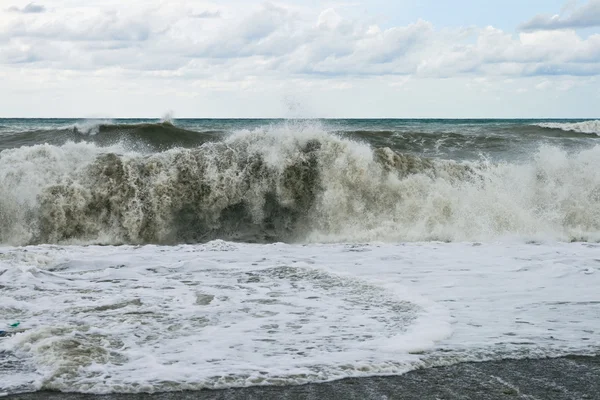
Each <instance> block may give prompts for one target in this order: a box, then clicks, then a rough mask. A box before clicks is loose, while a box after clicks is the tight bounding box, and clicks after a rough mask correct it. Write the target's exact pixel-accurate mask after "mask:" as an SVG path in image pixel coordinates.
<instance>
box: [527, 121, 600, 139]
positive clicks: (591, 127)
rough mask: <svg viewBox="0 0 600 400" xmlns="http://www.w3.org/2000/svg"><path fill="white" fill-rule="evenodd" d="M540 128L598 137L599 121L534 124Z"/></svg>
mask: <svg viewBox="0 0 600 400" xmlns="http://www.w3.org/2000/svg"><path fill="white" fill-rule="evenodd" d="M535 125H536V126H540V127H542V128H549V129H560V130H563V131H566V132H579V133H588V134H592V135H598V136H600V121H599V120H594V121H583V122H542V123H538V124H535Z"/></svg>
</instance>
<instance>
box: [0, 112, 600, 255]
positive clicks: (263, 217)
mask: <svg viewBox="0 0 600 400" xmlns="http://www.w3.org/2000/svg"><path fill="white" fill-rule="evenodd" d="M367 123H368V122H366V121H363V122H360V121H359V122H356V123H355V124H354V125H352V124H346V125H343V124H337V125H336V124H335V123H323V122H314V121H296V122H293V121H292V122H287V121H274V122H271V123H268V124H262V125H258V123H257V122H256V121H250V122H249V123H248V125H250V126H249V128H248V129H243V128H241V129H235V130H230V131H227V129H228V128H230V127H229V126H228V125H227V122H225V123H222V124H221V125H222V126H219V125H218V124H217V123H214V122H213V124H214V125H213V126H204V127H203V128H204V129H201V130H200V132H198V131H193V130H192V129H191V127H190V126H187V125H185V124H183V125H182V126H178V125H177V124H173V123H171V122H169V121H164V122H156V123H152V122H136V123H134V124H124V123H114V122H113V123H109V122H108V121H101V122H99V123H98V124H92V123H85V124H82V123H78V124H75V125H73V126H70V127H66V126H65V125H63V126H62V127H61V128H60V129H58V130H57V129H56V128H53V129H54V130H53V131H52V132H54V133H55V134H56V133H57V132H58V133H60V132H62V133H64V134H66V133H67V132H68V135H67V137H65V138H62V140H63V141H64V143H62V144H61V143H55V144H50V143H44V144H41V143H37V142H42V141H43V140H44V138H43V137H42V138H40V137H39V135H41V133H40V132H43V134H44V135H47V136H48V137H50V136H51V135H50V134H49V133H48V131H47V130H46V131H43V130H40V129H39V128H37V129H35V130H32V131H27V132H20V133H13V134H12V135H6V134H5V135H3V137H2V141H3V142H4V143H5V145H8V144H15V143H16V141H17V140H21V141H27V140H28V141H29V142H26V145H23V146H19V147H13V148H8V149H5V150H3V151H2V152H1V153H0V191H1V192H2V193H4V195H3V196H2V198H1V199H0V221H1V224H0V242H2V243H8V244H36V243H63V244H64V243H79V244H92V243H93V244H145V243H155V244H176V243H198V242H206V241H209V240H213V239H226V240H235V241H246V242H260V243H263V242H277V241H286V242H301V243H305V242H355V241H358V242H364V241H383V242H403V241H432V240H433V241H478V240H489V239H496V238H503V237H516V238H522V239H524V240H538V239H554V240H565V241H597V240H600V234H599V231H600V173H599V172H598V171H597V168H595V166H596V165H599V163H600V147H598V146H597V145H596V137H597V136H596V135H590V134H589V133H580V134H578V135H575V136H574V135H573V132H572V131H573V126H574V124H573V123H570V124H568V126H567V125H565V131H562V130H561V131H560V132H562V133H563V134H564V135H563V136H561V135H560V134H557V132H556V131H557V130H558V129H557V127H560V125H557V124H558V123H553V124H554V125H552V126H551V127H549V128H546V127H541V126H537V125H535V124H531V123H530V124H515V123H512V124H506V123H504V124H502V123H501V122H488V123H480V124H479V126H478V127H477V129H478V130H477V129H476V125H477V124H476V123H475V122H465V123H462V125H461V124H459V125H457V126H454V127H453V126H452V124H451V123H450V124H449V123H446V124H445V125H444V123H443V122H438V123H437V124H436V123H423V124H422V126H420V127H419V126H416V125H415V123H412V124H410V123H409V124H404V125H402V124H399V123H398V122H393V121H387V122H386V121H383V122H380V121H375V122H371V123H370V130H365V129H364V127H365V125H366V124H367ZM593 123H595V122H594V121H591V122H588V123H581V124H584V125H576V124H575V126H583V128H582V129H581V130H584V131H586V132H587V131H588V130H589V126H591V125H593ZM361 124H362V125H361ZM416 127H417V128H420V129H421V130H422V131H424V132H422V133H421V134H418V133H415V129H416ZM511 127H512V128H513V130H512V131H511ZM532 130H533V131H535V132H538V135H537V136H536V135H534V134H532V133H531V131H532ZM540 131H541V132H543V133H544V134H545V135H540V134H539V132H540ZM506 132H510V133H508V134H507V133H506ZM515 132H516V133H515ZM58 136H60V135H58ZM514 137H518V139H517V140H516V141H515V140H514ZM74 138H76V140H74ZM54 139H56V138H54ZM36 141H37V142H36ZM515 142H516V143H515ZM419 146H420V147H419ZM436 152H437V154H441V156H436ZM461 156H462V157H461Z"/></svg>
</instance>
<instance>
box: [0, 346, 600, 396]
mask: <svg viewBox="0 0 600 400" xmlns="http://www.w3.org/2000/svg"><path fill="white" fill-rule="evenodd" d="M598 377H600V356H567V357H560V358H551V359H539V360H499V361H485V362H478V363H460V364H455V365H451V366H445V367H435V368H427V369H419V370H415V371H411V372H408V373H406V374H404V375H400V376H385V377H366V378H346V379H342V380H338V381H333V382H326V383H312V384H307V385H301V386H254V387H247V388H233V389H223V390H200V391H188V392H167V393H155V394H145V393H141V394H107V395H94V394H80V393H61V392H49V391H39V392H32V393H22V394H13V395H7V396H5V397H2V399H3V400H192V399H200V400H209V399H210V400H217V399H219V400H242V399H243V400H247V399H248V400H249V399H256V400H279V399H291V400H293V399H315V400H321V399H324V400H325V399H332V400H333V399H335V400H340V399H356V400H370V399H373V400H375V399H378V400H383V399H387V400H391V399H399V400H413V399H414V400H421V399H432V400H433V399H477V400H487V399H490V400H491V399H530V400H531V399H540V400H542V399H543V400H563V399H564V400H573V399H594V398H597V397H596V396H598V393H600V379H598Z"/></svg>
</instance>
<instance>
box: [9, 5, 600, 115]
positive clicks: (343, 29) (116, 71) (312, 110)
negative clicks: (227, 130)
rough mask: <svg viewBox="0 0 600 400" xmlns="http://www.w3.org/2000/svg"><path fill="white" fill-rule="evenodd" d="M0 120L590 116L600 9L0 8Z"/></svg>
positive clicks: (596, 107)
mask: <svg viewBox="0 0 600 400" xmlns="http://www.w3.org/2000/svg"><path fill="white" fill-rule="evenodd" d="M0 93H1V94H0V117H85V118H90V117H112V118H116V117H160V116H161V115H164V114H165V113H167V112H172V113H173V114H174V115H175V117H369V118H377V117H396V118H421V117H440V118H459V117H474V118H481V117H509V118H510V117H532V118H539V117H551V118H552V117H554V118H557V117H574V118H585V117H598V116H599V115H600V0H582V1H577V0H571V1H569V0H526V1H524V0H486V1H482V0H452V1H451V0H393V1H392V0H355V1H354V0H348V1H343V0H341V1H332V2H328V1H316V0H282V1H266V2H262V1H253V0H244V1H242V0H221V1H213V2H207V1H193V0H186V1H183V0H162V1H158V0H156V1H155V0H128V1H122V0H118V1H116V0H48V1H44V0H40V1H39V2H36V3H31V2H29V1H18V0H14V1H13V0H0Z"/></svg>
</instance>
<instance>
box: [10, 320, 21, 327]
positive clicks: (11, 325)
mask: <svg viewBox="0 0 600 400" xmlns="http://www.w3.org/2000/svg"><path fill="white" fill-rule="evenodd" d="M19 324H20V322H19V321H17V322H15V323H14V324H10V327H11V328H16V327H17V326H19Z"/></svg>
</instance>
